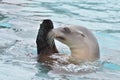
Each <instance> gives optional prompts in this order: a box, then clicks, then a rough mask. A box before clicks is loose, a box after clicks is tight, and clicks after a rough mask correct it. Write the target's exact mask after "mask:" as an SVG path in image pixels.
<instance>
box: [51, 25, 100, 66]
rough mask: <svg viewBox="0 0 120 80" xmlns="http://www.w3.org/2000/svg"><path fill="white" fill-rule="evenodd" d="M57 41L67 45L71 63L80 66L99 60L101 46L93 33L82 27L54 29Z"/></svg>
mask: <svg viewBox="0 0 120 80" xmlns="http://www.w3.org/2000/svg"><path fill="white" fill-rule="evenodd" d="M49 34H54V37H55V39H57V40H58V41H60V42H62V43H63V44H66V45H67V46H68V47H69V48H70V50H71V55H70V56H69V62H72V63H75V64H78V63H81V62H86V61H95V60H97V59H99V57H100V54H99V45H98V42H97V39H96V38H95V36H94V35H93V34H92V32H91V31H90V30H89V29H87V28H85V27H82V26H65V27H59V28H56V29H53V30H52V31H51V32H50V33H49Z"/></svg>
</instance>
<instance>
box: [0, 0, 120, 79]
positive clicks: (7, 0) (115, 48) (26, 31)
mask: <svg viewBox="0 0 120 80" xmlns="http://www.w3.org/2000/svg"><path fill="white" fill-rule="evenodd" d="M119 14H120V0H0V80H119V79H120V15H119ZM43 19H51V20H52V21H53V22H54V25H55V27H60V26H64V25H82V26H85V27H87V28H89V29H90V30H91V31H92V32H93V33H94V35H95V36H96V38H97V40H98V43H99V46H100V54H101V55H100V61H98V62H97V63H93V64H92V63H90V64H84V65H82V66H76V65H73V64H70V65H67V66H59V65H56V66H55V70H54V71H49V70H48V69H47V68H45V67H44V66H42V65H41V64H40V63H37V61H36V56H37V52H36V43H35V39H36V35H37V31H38V29H39V25H40V23H41V22H42V20H43ZM56 43H57V46H58V49H59V50H60V51H61V52H65V53H68V54H69V53H70V51H69V49H68V48H67V47H66V46H65V45H63V44H61V43H59V42H57V41H56ZM59 69H63V71H61V70H60V71H57V70H59ZM85 71H87V72H88V71H89V72H88V73H87V72H85Z"/></svg>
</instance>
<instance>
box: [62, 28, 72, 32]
mask: <svg viewBox="0 0 120 80" xmlns="http://www.w3.org/2000/svg"><path fill="white" fill-rule="evenodd" d="M63 30H64V32H65V33H70V32H71V31H70V29H69V28H68V27H64V28H63Z"/></svg>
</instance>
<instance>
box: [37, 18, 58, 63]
mask: <svg viewBox="0 0 120 80" xmlns="http://www.w3.org/2000/svg"><path fill="white" fill-rule="evenodd" d="M53 28H54V26H53V23H52V21H51V20H49V19H46V20H43V22H42V24H40V29H39V31H38V35H37V39H36V44H37V54H38V59H37V60H38V62H41V63H46V64H51V63H52V60H53V59H52V58H50V56H51V55H53V54H55V53H58V50H57V48H56V46H55V42H54V40H52V43H51V42H50V38H48V33H49V32H50V31H51V29H53Z"/></svg>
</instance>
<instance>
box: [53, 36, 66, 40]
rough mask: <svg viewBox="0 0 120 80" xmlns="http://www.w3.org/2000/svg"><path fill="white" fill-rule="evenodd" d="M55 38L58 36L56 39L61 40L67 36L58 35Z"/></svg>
mask: <svg viewBox="0 0 120 80" xmlns="http://www.w3.org/2000/svg"><path fill="white" fill-rule="evenodd" d="M55 38H56V39H60V40H65V38H64V37H62V36H56V37H55Z"/></svg>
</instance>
